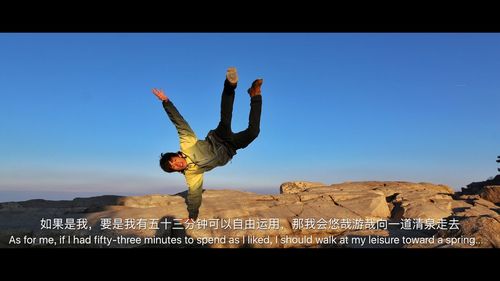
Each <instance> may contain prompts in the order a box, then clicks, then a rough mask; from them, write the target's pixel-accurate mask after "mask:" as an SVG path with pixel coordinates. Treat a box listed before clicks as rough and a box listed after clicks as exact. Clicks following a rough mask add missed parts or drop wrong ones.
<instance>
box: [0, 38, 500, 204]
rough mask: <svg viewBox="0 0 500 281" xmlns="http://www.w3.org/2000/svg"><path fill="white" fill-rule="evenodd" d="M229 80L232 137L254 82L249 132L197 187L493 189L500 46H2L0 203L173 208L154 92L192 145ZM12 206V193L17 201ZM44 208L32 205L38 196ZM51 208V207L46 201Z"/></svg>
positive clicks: (165, 134)
mask: <svg viewBox="0 0 500 281" xmlns="http://www.w3.org/2000/svg"><path fill="white" fill-rule="evenodd" d="M229 66H235V67H237V68H238V73H239V77H240V82H239V84H238V88H237V90H236V100H235V104H234V113H233V130H234V131H239V130H243V129H244V128H245V127H246V126H247V124H248V113H249V97H248V94H247V93H246V89H247V88H248V87H249V85H250V83H251V82H252V81H253V80H254V79H255V78H258V77H262V78H264V84H263V87H262V89H263V111H262V118H261V133H260V135H259V137H258V138H257V139H256V140H255V141H254V142H253V143H252V144H251V145H250V146H248V147H247V148H246V149H244V150H239V151H238V154H237V155H236V156H235V157H234V158H233V160H232V161H231V162H230V163H228V164H227V165H226V166H224V167H218V168H216V169H214V170H212V171H210V172H208V173H206V174H205V180H204V182H205V185H204V187H205V188H216V189H219V188H220V189H222V188H234V189H239V190H247V191H257V192H269V193H278V192H279V185H280V184H281V183H282V182H285V181H294V180H306V181H320V182H324V183H326V184H331V183H338V182H343V181H361V180H403V181H414V182H432V183H436V184H447V185H449V186H451V187H452V188H454V189H457V190H458V189H459V188H460V187H463V186H465V185H467V184H469V183H470V182H472V181H480V180H485V179H487V178H488V177H490V176H493V175H495V174H496V173H497V172H496V168H497V166H496V165H495V160H496V156H497V155H500V130H499V124H500V114H499V111H498V106H499V105H500V79H499V77H500V34H488V33H482V34H469V33H452V34H447V33H432V34H425V33H409V34H404V33H403V34H400V33H387V34H386V33H374V34H365V33H312V34H307V33H285V34H280V33H267V34H257V33H243V34H238V33H223V34H219V33H208V34H197V33H186V34H182V33H132V34H127V33H119V34H113V33H99V34H92V33H81V34H78V33H75V34H69V33H42V34H30V33H22V34H9V33H3V34H0V96H1V102H0V134H1V138H0V155H1V156H0V202H2V201H9V200H21V199H30V198H43V197H46V198H47V199H57V198H61V199H62V197H64V195H61V194H66V197H65V199H70V198H73V197H75V196H76V195H80V194H85V196H89V195H99V194H116V195H130V194H149V193H166V194H173V193H177V192H180V191H183V190H185V189H186V186H185V183H184V178H183V176H182V175H180V174H167V173H164V172H163V171H162V170H161V169H160V167H159V165H158V160H159V155H160V153H161V152H166V151H177V150H178V149H179V143H178V138H177V133H176V131H175V128H174V126H173V125H172V124H171V122H170V121H169V119H168V117H167V115H166V113H165V112H164V110H163V108H162V106H161V103H160V102H159V101H158V100H157V99H156V97H155V96H154V95H153V94H152V93H151V88H154V87H156V88H161V89H163V90H164V91H165V93H166V94H167V95H168V96H169V98H170V99H171V100H172V101H173V103H174V104H175V105H176V107H177V108H178V110H179V111H180V113H181V114H182V115H183V116H184V118H185V119H186V120H187V121H188V122H189V124H190V125H191V127H192V128H193V129H194V131H195V132H196V134H197V135H198V137H199V138H200V139H203V138H205V136H206V134H207V132H208V131H209V130H211V129H213V128H215V127H216V125H217V123H218V119H219V106H220V94H221V91H222V87H223V82H224V78H225V76H224V75H225V71H226V69H227V67H229ZM20 194H24V195H20ZM44 194H45V195H44ZM50 194H52V195H50Z"/></svg>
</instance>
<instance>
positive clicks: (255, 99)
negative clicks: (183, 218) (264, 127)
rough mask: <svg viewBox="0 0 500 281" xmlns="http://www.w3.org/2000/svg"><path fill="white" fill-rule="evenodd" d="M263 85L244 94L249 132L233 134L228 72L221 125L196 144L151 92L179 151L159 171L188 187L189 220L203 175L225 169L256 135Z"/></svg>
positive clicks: (233, 82)
mask: <svg viewBox="0 0 500 281" xmlns="http://www.w3.org/2000/svg"><path fill="white" fill-rule="evenodd" d="M262 82H263V79H257V80H255V81H254V82H253V83H252V86H251V87H250V88H249V89H248V90H247V92H248V94H249V95H250V116H249V123H248V128H247V129H245V130H243V131H241V132H239V133H233V132H232V130H231V118H232V114H233V103H234V95H235V89H236V86H237V84H238V73H237V72H236V68H234V67H230V68H228V70H227V72H226V80H225V81H224V90H223V91H222V102H221V118H220V122H219V125H218V126H217V128H216V129H215V130H211V131H210V132H209V133H208V135H207V136H206V137H205V140H199V139H198V138H197V137H196V134H195V133H194V132H193V130H192V129H191V127H190V126H189V124H188V123H187V122H186V120H184V118H183V117H182V116H181V114H180V113H179V112H178V111H177V109H176V108H175V106H174V104H173V103H172V101H171V100H169V98H168V97H167V96H166V95H165V94H164V93H163V91H162V90H158V89H153V94H155V95H156V96H157V97H158V99H160V100H161V101H162V104H163V108H164V109H165V111H166V112H167V115H168V117H169V118H170V121H172V123H174V125H175V128H176V129H177V133H178V134H179V140H180V148H181V150H180V151H179V152H176V153H173V152H170V153H162V154H161V158H160V167H161V168H162V169H163V170H164V171H165V172H167V173H172V172H180V173H182V174H184V177H185V178H186V183H187V185H188V195H187V210H188V213H189V220H196V219H197V218H198V213H199V208H200V206H201V200H202V191H203V189H202V187H203V173H205V172H208V171H210V170H212V169H214V168H215V167H218V166H224V165H225V164H226V163H227V162H229V160H231V159H232V158H233V156H234V155H236V151H237V150H238V149H241V148H245V147H247V146H248V145H249V144H250V143H251V142H252V141H253V140H254V139H255V138H257V136H258V135H259V132H260V114H261V109H262V96H261V86H262Z"/></svg>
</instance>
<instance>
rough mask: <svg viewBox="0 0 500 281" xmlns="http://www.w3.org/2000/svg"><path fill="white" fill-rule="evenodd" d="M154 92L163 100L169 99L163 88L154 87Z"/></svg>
mask: <svg viewBox="0 0 500 281" xmlns="http://www.w3.org/2000/svg"><path fill="white" fill-rule="evenodd" d="M153 94H154V95H155V96H156V97H157V98H158V99H159V100H161V101H166V102H167V101H168V97H167V96H166V95H165V93H164V92H163V90H160V89H156V88H153Z"/></svg>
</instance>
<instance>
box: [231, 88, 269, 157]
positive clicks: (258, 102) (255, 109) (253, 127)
mask: <svg viewBox="0 0 500 281" xmlns="http://www.w3.org/2000/svg"><path fill="white" fill-rule="evenodd" d="M261 85H262V79H257V80H255V81H254V82H253V84H252V87H251V88H250V89H248V93H249V94H250V115H249V117H248V119H249V120H248V128H247V129H246V130H243V131H241V132H239V133H236V134H234V135H233V143H234V144H235V146H236V149H241V148H245V147H247V146H248V145H249V144H250V143H251V142H252V141H253V140H254V139H256V138H257V136H258V135H259V132H260V115H261V112H262V95H261V91H260V86H261Z"/></svg>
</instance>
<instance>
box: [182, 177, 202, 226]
mask: <svg viewBox="0 0 500 281" xmlns="http://www.w3.org/2000/svg"><path fill="white" fill-rule="evenodd" d="M184 176H185V177H186V183H187V185H188V195H187V210H188V212H189V217H190V218H197V217H198V213H199V209H200V206H201V201H202V194H203V173H192V172H187V173H186V174H185V175H184Z"/></svg>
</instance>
